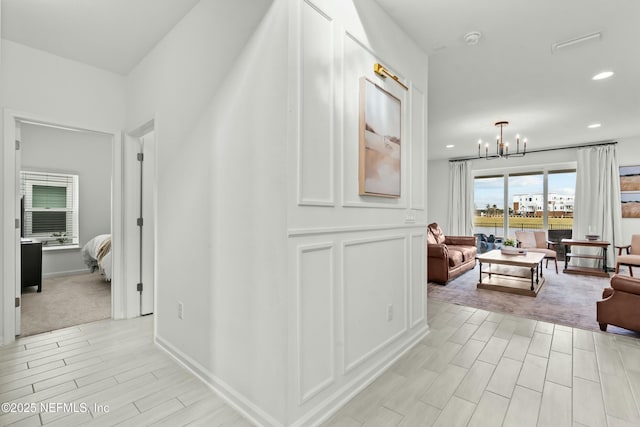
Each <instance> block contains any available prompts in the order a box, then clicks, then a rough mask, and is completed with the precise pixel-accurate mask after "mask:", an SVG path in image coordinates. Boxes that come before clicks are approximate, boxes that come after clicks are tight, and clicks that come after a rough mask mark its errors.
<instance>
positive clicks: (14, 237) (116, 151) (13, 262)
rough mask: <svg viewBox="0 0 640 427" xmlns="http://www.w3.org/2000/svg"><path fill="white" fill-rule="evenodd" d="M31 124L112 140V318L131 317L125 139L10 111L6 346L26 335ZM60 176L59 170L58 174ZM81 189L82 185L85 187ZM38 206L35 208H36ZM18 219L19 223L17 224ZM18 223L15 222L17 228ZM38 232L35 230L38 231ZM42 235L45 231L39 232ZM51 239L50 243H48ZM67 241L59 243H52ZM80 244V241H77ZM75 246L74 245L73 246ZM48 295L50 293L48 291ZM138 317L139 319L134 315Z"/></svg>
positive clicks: (4, 161) (5, 207) (4, 158)
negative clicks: (24, 177) (25, 184)
mask: <svg viewBox="0 0 640 427" xmlns="http://www.w3.org/2000/svg"><path fill="white" fill-rule="evenodd" d="M25 124H29V125H35V126H44V127H49V128H52V129H58V130H67V131H73V132H92V133H96V134H101V135H103V136H104V137H105V138H107V139H108V140H109V142H110V148H109V150H110V153H111V161H110V162H109V163H110V165H109V167H108V170H109V175H110V176H109V177H110V182H109V208H108V212H107V215H108V216H109V219H108V221H109V223H110V227H109V229H110V232H111V235H112V260H111V262H112V272H111V276H112V279H111V285H110V288H111V289H110V300H111V302H112V303H111V309H110V310H109V311H110V313H109V317H111V318H114V319H118V318H124V317H127V316H126V313H127V311H128V310H127V306H128V305H130V302H129V301H127V298H126V295H125V292H124V286H123V284H124V280H123V279H124V270H123V258H124V252H125V247H124V245H123V242H124V238H123V222H124V221H123V209H124V203H123V200H124V185H123V184H124V180H123V173H122V171H123V164H122V160H123V159H122V157H123V156H122V152H123V150H122V137H121V134H120V132H118V131H105V130H99V129H92V128H90V127H86V126H82V125H78V124H61V122H60V121H53V120H47V119H43V118H41V117H38V116H35V115H30V114H24V113H17V112H14V111H12V110H5V111H4V147H3V150H2V168H3V170H4V174H3V175H4V178H5V179H4V182H3V186H2V194H3V211H2V213H3V226H2V235H3V242H4V246H3V249H4V250H3V255H2V262H3V266H4V271H3V276H2V278H3V283H4V284H3V292H2V308H3V310H2V311H3V314H2V320H3V326H2V344H7V343H10V342H12V341H13V340H14V339H15V338H14V337H15V336H16V335H20V333H21V305H22V301H21V299H22V298H21V290H22V289H21V288H22V284H21V276H22V274H21V236H20V235H21V232H22V228H23V227H22V225H23V223H26V221H23V218H22V215H23V214H22V210H23V208H22V204H21V202H20V198H21V188H20V186H21V178H20V170H21V167H22V161H21V151H20V148H21V147H20V144H21V143H20V140H21V138H22V135H21V134H22V129H21V127H22V126H23V125H25ZM58 172H59V171H58ZM80 185H81V183H80ZM32 207H33V206H32ZM14 220H15V221H14ZM14 222H15V224H14ZM32 231H33V230H32ZM39 231H42V230H39ZM48 237H49V238H53V237H58V238H60V240H65V239H74V238H75V236H69V235H68V234H66V233H65V234H64V235H59V236H48ZM47 240H48V241H49V240H50V239H47ZM57 243H63V242H53V243H51V244H52V245H56V244H57ZM71 243H75V244H76V246H79V243H80V240H79V239H78V240H77V241H75V242H74V241H73V240H72V241H71ZM70 246H73V245H70ZM59 250H60V251H64V250H77V247H76V248H73V249H72V248H70V247H69V248H62V249H59ZM43 292H44V290H43ZM130 317H133V316H130Z"/></svg>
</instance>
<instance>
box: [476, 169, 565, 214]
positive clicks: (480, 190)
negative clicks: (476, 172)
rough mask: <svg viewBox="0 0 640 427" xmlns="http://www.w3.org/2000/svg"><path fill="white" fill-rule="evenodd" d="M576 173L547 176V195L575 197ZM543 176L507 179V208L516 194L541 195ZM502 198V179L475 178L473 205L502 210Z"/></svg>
mask: <svg viewBox="0 0 640 427" xmlns="http://www.w3.org/2000/svg"><path fill="white" fill-rule="evenodd" d="M575 190H576V173H575V172H570V173H557V174H549V193H555V194H560V195H564V196H575V192H576V191H575ZM542 192H543V175H542V174H539V175H523V176H512V177H509V196H510V197H509V199H510V200H509V207H511V208H513V196H514V195H516V194H542ZM503 198H504V178H503V177H497V178H476V179H475V184H474V203H475V206H476V208H478V209H482V208H485V207H486V206H487V204H488V205H490V206H493V205H494V204H495V205H497V206H498V208H502V206H503Z"/></svg>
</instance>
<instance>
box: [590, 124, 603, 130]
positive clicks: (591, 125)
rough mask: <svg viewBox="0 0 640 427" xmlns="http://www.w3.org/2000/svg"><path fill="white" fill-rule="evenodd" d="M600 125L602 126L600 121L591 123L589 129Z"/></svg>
mask: <svg viewBox="0 0 640 427" xmlns="http://www.w3.org/2000/svg"><path fill="white" fill-rule="evenodd" d="M600 126H602V125H601V124H600V123H591V124H590V125H589V126H587V127H588V128H589V129H595V128H599V127H600Z"/></svg>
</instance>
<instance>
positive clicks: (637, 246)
mask: <svg viewBox="0 0 640 427" xmlns="http://www.w3.org/2000/svg"><path fill="white" fill-rule="evenodd" d="M616 248H618V259H617V260H616V274H618V271H619V270H620V266H621V265H626V266H627V267H629V276H631V277H633V270H632V268H633V267H640V234H633V235H632V236H631V244H630V245H627V246H616ZM623 250H626V252H627V253H626V254H623V253H622V251H623Z"/></svg>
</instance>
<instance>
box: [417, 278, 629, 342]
mask: <svg viewBox="0 0 640 427" xmlns="http://www.w3.org/2000/svg"><path fill="white" fill-rule="evenodd" d="M544 276H545V279H546V282H545V284H544V286H543V287H542V288H541V289H540V292H539V293H538V296H537V297H530V296H523V295H516V294H509V293H505V292H500V291H493V290H487V289H477V288H476V285H477V283H478V266H476V268H475V269H474V270H471V271H468V272H466V273H464V274H463V275H461V276H459V277H457V278H456V279H454V280H452V281H450V282H449V283H447V285H446V286H442V285H438V284H436V283H429V284H428V286H427V292H428V298H430V299H433V300H435V301H445V302H449V303H454V304H459V305H465V306H469V307H473V308H480V309H483V310H487V311H493V312H498V313H507V314H513V315H516V316H521V317H526V318H529V319H536V320H542V321H544V322H550V323H556V324H560V325H565V326H571V327H575V328H580V329H587V330H592V331H599V330H600V328H599V326H598V322H596V301H599V300H601V299H602V290H603V289H604V288H606V287H609V279H606V278H602V277H594V276H585V275H575V274H564V273H562V270H560V272H559V273H558V274H556V272H555V269H552V268H548V269H547V268H545V269H544ZM608 331H609V332H614V333H618V334H624V335H631V336H636V337H640V334H638V333H635V332H632V331H627V330H626V329H622V328H617V327H615V326H609V328H608Z"/></svg>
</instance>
